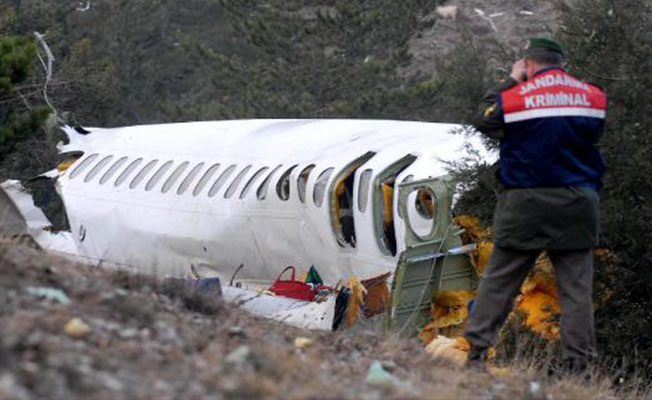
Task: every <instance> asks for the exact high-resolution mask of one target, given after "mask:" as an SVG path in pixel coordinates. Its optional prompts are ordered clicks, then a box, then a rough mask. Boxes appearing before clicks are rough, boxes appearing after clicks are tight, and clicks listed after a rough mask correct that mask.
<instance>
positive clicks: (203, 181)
mask: <svg viewBox="0 0 652 400" xmlns="http://www.w3.org/2000/svg"><path fill="white" fill-rule="evenodd" d="M218 169H220V164H213V165H211V166H210V168H208V169H207V170H206V172H204V175H203V176H202V177H201V179H200V180H199V182H197V186H195V188H194V189H193V191H192V195H193V196H197V195H199V193H201V191H202V190H204V188H205V187H206V185H207V184H208V181H210V180H211V178H212V177H213V175H215V173H216V172H217V170H218Z"/></svg>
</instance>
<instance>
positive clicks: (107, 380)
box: [95, 372, 124, 392]
mask: <svg viewBox="0 0 652 400" xmlns="http://www.w3.org/2000/svg"><path fill="white" fill-rule="evenodd" d="M95 378H96V379H97V380H98V381H99V382H100V383H101V384H102V386H104V387H106V388H107V389H109V390H113V391H116V392H120V391H122V390H123V389H124V385H123V384H122V382H120V381H119V380H118V379H117V378H115V377H113V376H112V375H110V374H108V373H106V372H98V373H97V374H96V376H95Z"/></svg>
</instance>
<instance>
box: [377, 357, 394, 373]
mask: <svg viewBox="0 0 652 400" xmlns="http://www.w3.org/2000/svg"><path fill="white" fill-rule="evenodd" d="M380 364H381V365H382V367H383V368H384V369H385V370H386V371H387V372H394V371H396V368H398V365H396V363H395V362H394V361H392V360H385V361H383V362H381V363H380Z"/></svg>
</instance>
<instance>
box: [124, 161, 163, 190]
mask: <svg viewBox="0 0 652 400" xmlns="http://www.w3.org/2000/svg"><path fill="white" fill-rule="evenodd" d="M156 163H158V160H152V161H150V162H148V163H147V164H145V166H144V167H143V169H141V170H140V172H139V173H138V174H137V175H136V176H135V177H134V179H132V181H131V183H129V189H135V188H136V187H137V186H138V185H140V182H142V181H143V179H145V176H147V174H149V171H151V170H152V169H154V167H155V166H156Z"/></svg>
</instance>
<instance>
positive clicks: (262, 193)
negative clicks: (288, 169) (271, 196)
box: [256, 165, 283, 200]
mask: <svg viewBox="0 0 652 400" xmlns="http://www.w3.org/2000/svg"><path fill="white" fill-rule="evenodd" d="M282 166H283V165H278V166H276V168H274V169H273V170H272V172H270V173H269V175H267V178H265V180H264V181H263V183H261V184H260V186H259V187H258V190H256V197H258V200H265V198H266V197H267V189H268V188H269V183H270V182H271V181H272V177H273V176H274V174H275V173H276V171H278V170H279V169H281V167H282Z"/></svg>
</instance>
